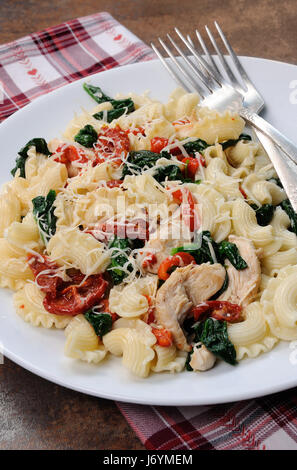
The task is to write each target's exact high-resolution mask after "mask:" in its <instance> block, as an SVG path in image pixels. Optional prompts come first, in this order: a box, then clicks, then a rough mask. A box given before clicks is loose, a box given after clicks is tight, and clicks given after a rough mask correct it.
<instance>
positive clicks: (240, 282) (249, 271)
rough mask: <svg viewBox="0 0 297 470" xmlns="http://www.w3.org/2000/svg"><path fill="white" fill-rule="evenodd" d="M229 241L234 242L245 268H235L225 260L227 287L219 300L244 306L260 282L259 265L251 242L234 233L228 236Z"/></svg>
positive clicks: (251, 299) (255, 291) (257, 288)
mask: <svg viewBox="0 0 297 470" xmlns="http://www.w3.org/2000/svg"><path fill="white" fill-rule="evenodd" d="M229 242H231V243H234V244H235V245H236V246H237V248H238V250H239V253H240V256H241V257H242V258H243V259H244V260H245V262H246V263H247V265H248V267H247V268H246V269H242V270H238V269H236V268H235V267H234V266H233V265H232V264H231V263H230V261H229V260H226V263H225V264H226V266H227V273H228V277H229V285H228V288H227V290H226V291H225V292H223V294H222V295H221V296H220V297H219V300H228V301H229V302H231V303H233V304H238V305H241V306H242V307H246V306H247V305H248V304H250V303H251V302H252V301H253V300H254V299H255V297H256V294H257V292H258V290H259V287H260V282H261V266H260V261H259V259H258V256H257V252H256V250H255V247H254V245H253V242H252V241H250V240H248V239H246V238H243V237H237V236H235V235H230V236H229Z"/></svg>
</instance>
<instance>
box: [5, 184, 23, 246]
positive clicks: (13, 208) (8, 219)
mask: <svg viewBox="0 0 297 470" xmlns="http://www.w3.org/2000/svg"><path fill="white" fill-rule="evenodd" d="M21 215H22V213H21V203H20V201H19V199H18V197H17V195H16V194H15V193H14V192H13V190H12V189H11V188H10V187H9V186H8V187H7V188H6V191H4V192H3V193H2V194H1V195H0V237H3V235H4V231H5V230H6V229H7V228H8V227H9V226H10V224H12V222H20V220H21Z"/></svg>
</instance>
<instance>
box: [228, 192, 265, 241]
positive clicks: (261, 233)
mask: <svg viewBox="0 0 297 470" xmlns="http://www.w3.org/2000/svg"><path fill="white" fill-rule="evenodd" d="M232 225H233V229H234V232H235V234H236V235H240V236H242V237H246V238H249V239H250V240H252V241H253V242H254V245H255V246H256V248H259V247H263V246H265V245H268V243H270V242H272V241H273V228H272V227H271V225H267V226H266V227H261V226H260V225H258V223H257V218H256V213H255V211H254V210H253V209H252V208H251V207H250V206H249V204H247V203H246V202H244V201H243V200H242V199H241V200H239V199H237V200H236V201H234V202H232Z"/></svg>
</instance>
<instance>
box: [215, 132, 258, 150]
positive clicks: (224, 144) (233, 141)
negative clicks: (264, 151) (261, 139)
mask: <svg viewBox="0 0 297 470" xmlns="http://www.w3.org/2000/svg"><path fill="white" fill-rule="evenodd" d="M240 140H252V138H251V136H250V135H248V134H240V136H239V137H238V139H230V140H225V142H222V143H221V146H222V148H223V150H226V149H227V148H229V147H233V146H234V145H236V144H237V143H238V142H239V141H240Z"/></svg>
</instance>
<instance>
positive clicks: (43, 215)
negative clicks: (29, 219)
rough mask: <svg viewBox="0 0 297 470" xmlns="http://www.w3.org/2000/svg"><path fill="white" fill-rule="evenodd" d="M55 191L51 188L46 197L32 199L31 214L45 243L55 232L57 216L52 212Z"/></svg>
mask: <svg viewBox="0 0 297 470" xmlns="http://www.w3.org/2000/svg"><path fill="white" fill-rule="evenodd" d="M55 199H56V192H55V191H54V190H53V189H51V190H50V191H49V192H48V195H47V196H46V197H44V196H37V197H35V198H34V199H32V204H33V215H34V218H35V220H36V223H37V226H38V230H39V233H40V236H41V238H42V240H43V242H44V244H45V245H46V244H47V243H48V242H49V240H50V239H51V237H52V236H53V235H54V234H55V233H56V222H57V217H56V216H55V214H54V210H55V206H54V202H55Z"/></svg>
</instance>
